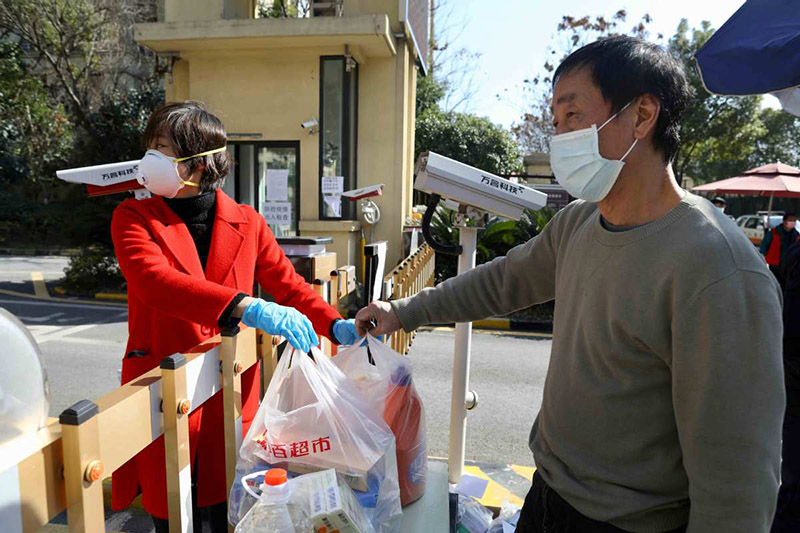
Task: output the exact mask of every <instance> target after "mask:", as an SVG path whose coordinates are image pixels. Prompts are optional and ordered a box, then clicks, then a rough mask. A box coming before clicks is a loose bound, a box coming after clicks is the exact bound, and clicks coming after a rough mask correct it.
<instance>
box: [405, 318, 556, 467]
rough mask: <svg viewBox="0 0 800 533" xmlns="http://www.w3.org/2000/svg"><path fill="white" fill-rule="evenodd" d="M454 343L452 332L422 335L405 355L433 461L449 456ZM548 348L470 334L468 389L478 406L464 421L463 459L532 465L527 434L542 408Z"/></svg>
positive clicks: (544, 343) (542, 342) (527, 340)
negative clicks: (422, 410)
mask: <svg viewBox="0 0 800 533" xmlns="http://www.w3.org/2000/svg"><path fill="white" fill-rule="evenodd" d="M453 342H454V336H453V332H452V331H429V332H428V331H425V332H420V333H419V334H418V335H417V339H416V340H415V342H414V345H413V346H412V347H411V352H410V353H409V357H410V358H411V360H412V361H413V362H414V371H415V374H414V376H415V377H414V380H415V382H416V385H417V387H418V389H419V391H420V395H421V396H422V400H423V402H424V404H425V409H426V414H427V423H428V447H429V450H428V451H429V454H430V455H433V456H441V457H446V456H447V450H448V441H449V429H450V391H451V383H452V365H453ZM551 344H552V343H551V341H550V340H547V339H541V338H539V339H536V338H531V337H524V336H514V335H509V334H508V333H502V334H499V333H490V332H475V333H474V334H473V336H472V363H471V365H470V367H471V374H470V387H469V388H470V389H471V390H474V391H475V392H477V393H478V397H479V404H478V407H477V408H475V409H474V410H472V411H469V414H468V416H467V443H466V457H467V459H470V460H473V461H483V462H488V463H509V464H518V465H533V457H532V455H531V452H530V450H529V449H528V434H529V432H530V429H531V425H532V424H533V420H534V418H535V417H536V414H537V413H538V412H539V408H540V406H541V403H542V389H543V387H544V377H545V373H546V372H547V365H548V363H549V361H550V346H551Z"/></svg>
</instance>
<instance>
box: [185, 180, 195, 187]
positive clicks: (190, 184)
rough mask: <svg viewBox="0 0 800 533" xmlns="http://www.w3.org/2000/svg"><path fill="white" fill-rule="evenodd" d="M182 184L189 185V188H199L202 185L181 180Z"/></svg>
mask: <svg viewBox="0 0 800 533" xmlns="http://www.w3.org/2000/svg"><path fill="white" fill-rule="evenodd" d="M181 183H182V184H184V185H188V186H190V187H199V186H200V184H199V183H195V182H193V181H184V180H181Z"/></svg>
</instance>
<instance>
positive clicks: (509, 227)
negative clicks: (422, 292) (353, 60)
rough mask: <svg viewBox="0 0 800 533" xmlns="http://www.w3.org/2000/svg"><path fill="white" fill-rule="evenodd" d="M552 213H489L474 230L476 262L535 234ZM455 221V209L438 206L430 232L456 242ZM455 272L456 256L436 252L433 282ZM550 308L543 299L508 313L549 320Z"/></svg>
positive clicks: (501, 253)
mask: <svg viewBox="0 0 800 533" xmlns="http://www.w3.org/2000/svg"><path fill="white" fill-rule="evenodd" d="M553 215H555V212H554V211H553V210H552V209H549V208H547V207H545V208H543V209H540V210H538V211H530V210H526V211H525V213H523V215H522V218H520V219H519V220H518V221H513V220H505V219H502V218H498V217H495V216H490V217H489V219H488V221H487V222H486V224H485V226H484V227H483V229H481V230H479V231H478V244H477V254H476V256H477V257H476V258H475V263H476V265H480V264H483V263H488V262H489V261H491V260H492V259H494V258H495V257H501V256H504V255H506V254H507V253H508V251H509V250H511V248H513V247H515V246H517V245H520V244H523V243H525V242H527V241H528V240H530V239H532V238H533V237H535V236H537V235H539V233H541V232H542V230H543V229H544V227H545V226H546V225H547V223H548V222H549V221H550V219H551V218H553ZM455 224H456V212H455V211H453V210H451V209H447V208H446V207H444V206H443V205H439V206H438V207H437V208H436V213H435V214H434V215H433V218H432V219H431V234H432V235H433V237H434V238H435V239H436V241H437V242H439V243H441V244H458V238H459V235H458V229H456V227H455ZM457 272H458V256H455V255H447V254H436V268H435V283H437V284H438V283H441V282H442V281H444V280H446V279H448V278H452V277H453V276H455V275H456V273H457ZM553 310H554V302H547V303H544V304H541V305H534V306H532V307H529V308H527V309H522V310H520V311H516V312H514V313H511V315H509V316H510V317H512V318H520V319H527V320H543V321H550V320H552V319H553Z"/></svg>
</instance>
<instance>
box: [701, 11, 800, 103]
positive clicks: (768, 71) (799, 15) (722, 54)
mask: <svg viewBox="0 0 800 533" xmlns="http://www.w3.org/2000/svg"><path fill="white" fill-rule="evenodd" d="M695 58H696V59H697V70H698V72H699V74H700V77H701V79H702V80H703V84H704V85H705V87H706V89H707V90H708V91H709V92H711V93H715V94H721V95H736V96H745V95H754V94H764V93H775V96H777V97H778V99H779V100H780V101H781V104H782V105H783V108H784V110H786V111H788V112H789V113H792V114H794V115H797V116H800V87H799V86H800V6H798V2H797V0H747V2H745V3H744V5H742V7H740V8H739V10H738V11H736V13H734V14H733V15H732V16H731V18H729V19H728V20H727V21H726V22H725V24H723V25H722V27H721V28H720V29H718V30H717V31H716V32H715V33H714V35H712V36H711V38H709V40H708V41H707V42H706V44H705V45H703V47H702V48H701V49H700V50H699V51H698V52H697V54H695Z"/></svg>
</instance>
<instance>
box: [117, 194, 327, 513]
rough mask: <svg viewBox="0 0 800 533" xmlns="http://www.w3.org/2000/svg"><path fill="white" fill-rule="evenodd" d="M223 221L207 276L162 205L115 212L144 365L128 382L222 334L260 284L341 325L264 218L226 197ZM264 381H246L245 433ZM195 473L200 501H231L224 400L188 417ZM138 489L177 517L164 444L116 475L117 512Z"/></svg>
mask: <svg viewBox="0 0 800 533" xmlns="http://www.w3.org/2000/svg"><path fill="white" fill-rule="evenodd" d="M216 195H217V205H216V215H215V218H214V227H213V230H212V236H211V249H210V252H209V256H208V261H207V263H206V270H205V272H203V267H202V265H201V263H200V258H199V257H198V255H197V249H196V247H195V244H194V241H193V240H192V237H191V235H190V234H189V230H188V229H187V228H186V225H185V224H184V223H183V221H182V220H181V219H180V217H178V215H176V214H175V213H174V212H173V211H172V210H171V209H170V208H169V207H168V206H167V205H166V203H164V200H163V199H162V198H161V197H154V198H150V199H147V200H132V199H131V200H126V201H125V202H123V203H122V204H120V206H119V207H118V208H117V209H116V210H115V211H114V216H113V219H112V222H111V236H112V239H113V241H114V248H115V251H116V255H117V259H118V260H119V265H120V268H121V270H122V273H123V274H124V276H125V279H126V280H127V282H128V345H127V348H126V350H125V353H126V354H127V353H129V352H131V351H133V350H139V351H142V352H145V353H146V354H147V355H146V356H145V357H137V358H124V359H123V360H122V383H123V384H125V383H127V382H129V381H131V380H132V379H135V378H136V377H138V376H140V375H142V374H144V373H145V372H147V371H149V370H151V369H153V368H155V367H156V366H158V365H159V363H160V362H161V359H163V358H164V357H166V356H169V355H172V354H174V353H178V352H182V351H186V350H188V349H189V348H192V347H193V346H195V345H197V344H199V343H200V342H202V341H204V340H206V339H208V338H209V337H212V336H214V335H216V334H217V333H218V332H219V327H218V325H217V322H218V320H219V317H220V315H221V314H222V312H223V311H224V310H225V308H226V307H227V305H228V304H229V303H230V301H231V300H232V299H233V297H234V296H236V295H237V294H238V293H240V292H244V293H247V294H251V293H252V290H253V282H254V281H257V282H258V283H259V284H260V285H261V287H262V289H263V290H264V291H266V292H267V293H269V294H271V295H272V296H273V298H274V299H275V302H277V303H278V304H281V305H285V306H289V307H294V308H296V309H298V310H299V311H300V312H302V313H304V314H305V315H306V316H308V318H309V319H310V320H311V322H312V323H313V324H314V329H315V330H316V331H317V333H318V334H319V335H324V336H326V337H327V336H328V335H329V333H328V332H329V330H330V325H331V323H332V322H333V320H335V319H337V318H340V316H339V313H337V312H336V310H335V309H333V308H332V307H331V306H330V305H328V304H327V303H326V302H325V301H324V300H322V299H321V298H320V297H319V296H318V295H317V294H316V293H315V292H314V291H313V290H312V289H311V287H310V285H308V284H307V283H306V282H305V280H304V279H303V278H302V277H300V276H299V275H298V274H297V273H296V272H295V270H294V267H293V266H292V264H291V263H290V262H289V260H288V259H287V258H286V256H285V255H284V254H283V251H282V250H281V249H280V247H279V246H278V243H277V242H276V241H275V237H274V236H273V235H272V232H271V231H270V229H269V227H268V226H267V224H266V223H265V222H264V219H263V218H262V217H261V216H260V215H259V214H258V213H256V212H255V210H253V209H252V208H251V207H249V206H243V205H239V204H237V203H236V202H234V201H233V200H232V199H231V198H230V197H228V196H227V195H226V194H225V193H224V192H222V191H217V193H216ZM259 375H260V374H259V373H258V369H257V368H251V369H250V370H248V371H247V372H245V373H244V374H243V375H242V413H243V416H242V430H243V432H244V433H246V432H247V429H248V428H249V426H250V422H251V421H252V420H253V417H254V416H255V414H256V410H257V409H258V390H259V382H258V379H259ZM189 439H190V453H191V461H192V462H191V464H192V465H197V472H195V474H196V477H197V485H198V486H197V500H198V501H197V502H196V505H198V506H200V507H205V506H208V505H214V504H216V503H220V502H224V501H225V500H226V498H227V489H228V488H227V487H226V483H225V457H224V449H225V443H224V438H223V415H222V392H218V393H217V394H216V395H214V396H213V397H212V398H210V399H209V400H208V401H206V402H205V403H204V404H203V405H202V406H200V407H198V408H197V409H196V410H195V411H194V412H192V414H191V415H190V416H189ZM139 489H141V491H142V502H143V505H144V508H145V509H146V510H147V512H149V513H150V514H152V515H153V516H156V517H158V518H163V519H166V518H168V516H167V515H168V512H167V482H166V472H165V460H164V438H163V436H162V437H160V438H159V439H158V440H157V441H155V442H153V443H152V444H150V445H149V446H148V447H147V448H145V449H144V450H142V451H141V452H140V453H139V454H138V455H137V456H136V457H134V458H133V459H131V460H130V461H128V462H127V463H125V465H123V466H122V467H121V468H119V469H118V470H117V471H116V472H114V475H113V485H112V508H113V509H114V510H120V509H123V508H125V507H127V506H128V505H130V503H131V502H132V501H133V499H134V498H135V497H136V495H137V493H138V491H139Z"/></svg>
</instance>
